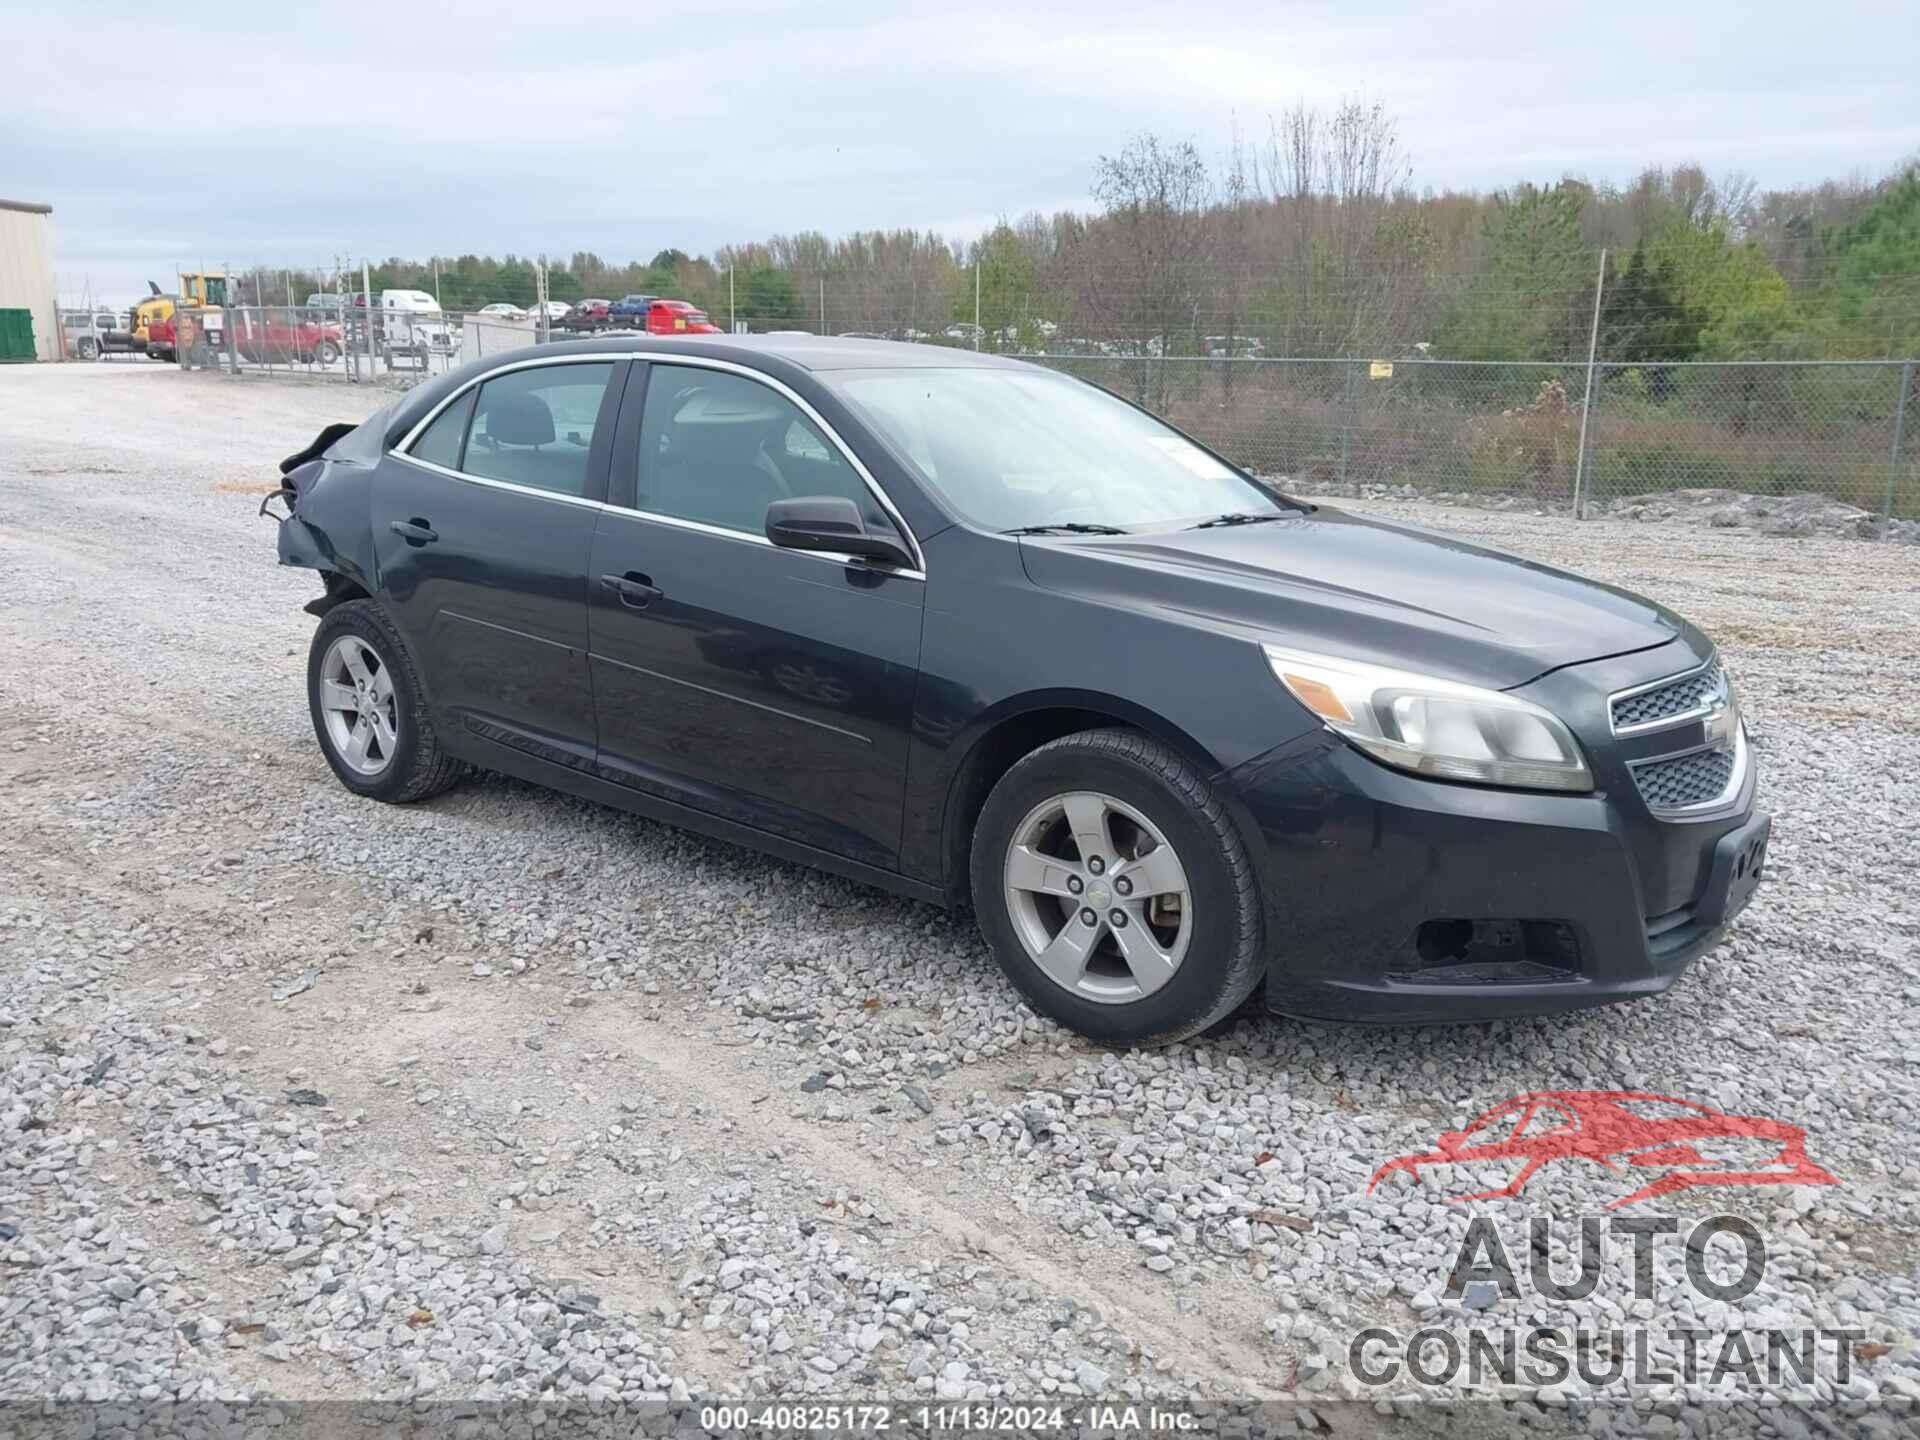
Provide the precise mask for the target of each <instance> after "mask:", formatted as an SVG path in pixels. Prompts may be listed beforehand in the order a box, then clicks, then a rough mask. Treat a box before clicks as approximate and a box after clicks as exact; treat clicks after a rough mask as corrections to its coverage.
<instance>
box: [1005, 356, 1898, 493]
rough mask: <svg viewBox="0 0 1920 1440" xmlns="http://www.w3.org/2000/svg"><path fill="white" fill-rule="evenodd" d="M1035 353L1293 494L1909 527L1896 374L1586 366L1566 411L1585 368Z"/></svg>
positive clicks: (1775, 367)
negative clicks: (1822, 515)
mask: <svg viewBox="0 0 1920 1440" xmlns="http://www.w3.org/2000/svg"><path fill="white" fill-rule="evenodd" d="M1037 358H1039V363H1042V364H1046V365H1049V366H1052V367H1053V368H1055V369H1059V370H1063V371H1066V372H1068V373H1071V374H1074V375H1078V376H1080V377H1082V378H1083V379H1087V380H1091V381H1093V382H1095V383H1096V384H1099V385H1102V386H1104V387H1106V388H1107V389H1109V390H1112V391H1114V392H1115V393H1117V394H1120V395H1123V396H1125V397H1126V398H1127V399H1129V400H1133V401H1135V402H1136V403H1138V404H1140V405H1143V406H1145V407H1146V408H1147V409H1149V410H1152V411H1153V412H1154V413H1156V414H1159V415H1162V416H1164V417H1166V418H1167V419H1168V420H1170V421H1172V422H1173V423H1174V424H1176V425H1178V426H1180V427H1181V428H1182V429H1184V430H1187V431H1189V432H1190V433H1192V434H1193V435H1195V436H1197V437H1198V438H1199V439H1201V440H1203V441H1204V442H1206V443H1207V444H1209V445H1211V446H1213V447H1214V448H1215V449H1216V450H1219V451H1220V452H1221V453H1222V454H1224V455H1226V456H1227V457H1228V458H1229V459H1232V460H1234V461H1235V462H1237V463H1239V464H1241V465H1244V466H1246V467H1247V468H1248V469H1251V470H1253V471H1254V472H1255V473H1257V474H1261V475H1266V476H1273V477H1279V478H1282V479H1284V480H1285V481H1286V482H1287V483H1288V484H1290V485H1292V486H1294V487H1296V488H1299V489H1302V490H1318V491H1321V492H1323V493H1325V492H1331V493H1350V492H1353V491H1358V490H1361V489H1364V488H1367V487H1376V486H1380V487H1395V488H1398V487H1402V486H1413V487H1415V488H1416V489H1418V490H1420V491H1423V492H1429V493H1430V492H1434V491H1449V492H1469V493H1473V494H1479V495H1486V496H1489V497H1491V496H1513V497H1516V498H1520V499H1524V500H1526V501H1529V502H1531V503H1533V504H1536V505H1539V506H1541V507H1543V508H1555V509H1565V510H1568V511H1570V512H1571V511H1574V510H1576V508H1577V509H1578V510H1580V511H1582V512H1585V511H1589V510H1592V509H1595V508H1600V507H1603V506H1605V505H1607V504H1608V503H1609V502H1612V501H1614V500H1617V499H1620V498H1623V497H1630V496H1640V495H1646V494H1650V493H1653V492H1656V491H1670V490H1678V489H1688V488H1702V489H1725V490H1732V491H1740V492H1744V493H1747V494H1759V495H1771V496H1788V495H1799V494H1820V495H1828V496H1831V497H1833V498H1834V499H1836V500H1840V501H1843V502H1845V503H1847V504H1850V505H1854V506H1857V507H1859V508H1860V509H1862V510H1867V511H1873V512H1878V513H1882V514H1893V515H1897V516H1903V517H1920V438H1917V437H1916V434H1915V432H1916V431H1920V394H1916V393H1915V392H1916V387H1917V385H1920V382H1917V381H1916V373H1915V372H1916V366H1915V363H1914V362H1913V361H1910V360H1909V361H1905V362H1901V361H1859V362H1849V361H1833V362H1825V361H1814V362H1805V363H1793V362H1748V363H1739V362H1735V363H1725V364H1715V363H1703V362H1692V363H1684V364H1668V365H1647V364H1636V365H1625V364H1616V363H1600V364H1596V365H1595V366H1594V367H1593V375H1592V380H1593V392H1592V397H1591V401H1590V403H1583V402H1586V400H1587V383H1588V370H1587V366H1586V365H1585V364H1583V363H1565V364H1552V363H1528V362H1504V361H1497V362H1472V361H1454V360H1430V359H1425V358H1416V359H1396V360H1392V361H1384V360H1365V359H1352V360H1348V359H1339V360H1313V359H1300V360H1293V359H1253V358H1239V359H1228V358H1225V357H1220V358H1211V359H1209V358H1170V357H1169V358H1162V357H1157V356H1151V355H1146V356H1135V357H1114V356H1058V355H1052V356H1046V357H1037ZM1583 411H1584V414H1583ZM1583 419H1584V421H1585V424H1584V426H1583V424H1582V421H1583Z"/></svg>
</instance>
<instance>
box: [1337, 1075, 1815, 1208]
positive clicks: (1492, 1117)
mask: <svg viewBox="0 0 1920 1440" xmlns="http://www.w3.org/2000/svg"><path fill="white" fill-rule="evenodd" d="M1756 1147H1757V1150H1758V1153H1757V1154H1754V1155H1753V1156H1752V1159H1751V1161H1750V1160H1749V1159H1748V1158H1747V1157H1746V1155H1744V1154H1743V1155H1741V1156H1740V1158H1738V1159H1734V1158H1731V1157H1733V1156H1734V1155H1735V1154H1736V1153H1737V1152H1743V1151H1744V1152H1751V1151H1754V1150H1755V1149H1756ZM1703 1149H1704V1150H1706V1151H1708V1152H1725V1154H1721V1153H1702V1151H1703ZM1490 1160H1517V1161H1519V1162H1521V1163H1520V1170H1519V1172H1518V1173H1517V1174H1516V1175H1515V1176H1514V1177H1513V1179H1512V1181H1511V1182H1510V1183H1508V1184H1507V1185H1505V1186H1503V1187H1501V1188H1500V1189H1498V1190H1487V1191H1482V1192H1481V1193H1480V1194H1477V1195H1462V1196H1458V1197H1455V1198H1458V1199H1461V1200H1494V1199H1501V1198H1505V1197H1507V1196H1512V1195H1518V1194H1519V1193H1520V1190H1521V1187H1522V1186H1524V1185H1525V1184H1526V1183H1527V1181H1529V1180H1530V1179H1532V1178H1533V1175H1534V1172H1535V1171H1537V1170H1538V1169H1539V1168H1540V1167H1541V1166H1542V1165H1545V1164H1546V1163H1547V1162H1548V1161H1550V1160H1590V1161H1592V1162H1593V1163H1595V1164H1597V1165H1604V1166H1605V1167H1606V1168H1607V1169H1609V1170H1612V1171H1614V1172H1615V1173H1616V1174H1618V1173H1621V1172H1622V1167H1623V1166H1624V1167H1627V1170H1626V1173H1628V1174H1631V1172H1632V1171H1633V1170H1636V1169H1638V1170H1663V1171H1665V1172H1666V1173H1665V1174H1663V1175H1660V1176H1659V1177H1658V1178H1656V1179H1654V1180H1652V1181H1650V1182H1649V1183H1647V1184H1646V1185H1643V1186H1641V1187H1640V1188H1639V1189H1638V1190H1635V1191H1634V1192H1633V1193H1632V1194H1631V1195H1628V1196H1626V1197H1624V1198H1623V1199H1619V1200H1614V1201H1610V1202H1609V1203H1608V1206H1607V1208H1608V1209H1610V1210H1611V1209H1614V1208H1616V1207H1618V1206H1621V1205H1631V1204H1633V1203H1634V1202H1635V1201H1636V1200H1650V1199H1652V1198H1653V1197H1654V1196H1656V1195H1670V1194H1672V1193H1673V1192H1674V1191H1676V1190H1685V1189H1687V1188H1689V1187H1690V1186H1694V1185H1838V1184H1839V1183H1840V1182H1839V1181H1838V1180H1836V1179H1835V1178H1834V1177H1833V1175H1832V1174H1831V1173H1829V1172H1828V1171H1827V1170H1826V1169H1824V1168H1823V1167H1821V1166H1819V1165H1816V1164H1815V1163H1814V1162H1813V1161H1811V1160H1809V1159H1808V1158H1807V1132H1806V1131H1805V1130H1803V1129H1801V1128H1800V1127H1799V1126H1798V1125H1788V1124H1785V1123H1784V1122H1782V1121H1779V1120H1767V1119H1763V1118H1762V1117H1760V1116H1757V1115H1726V1114H1722V1113H1721V1112H1720V1111H1718V1110H1714V1109H1711V1108H1710V1107H1708V1106H1705V1105H1702V1104H1700V1103H1698V1102H1697V1101H1693V1100H1682V1099H1680V1098H1679V1097H1678V1096H1674V1095H1653V1094H1648V1093H1645V1092H1643V1091H1639V1090H1546V1091H1542V1092H1540V1093H1539V1094H1535V1095H1520V1096H1516V1097H1515V1098H1514V1099H1512V1100H1508V1101H1506V1102H1505V1103H1504V1104H1501V1105H1496V1106H1495V1107H1494V1108H1493V1109H1491V1110H1489V1111H1488V1112H1487V1113H1486V1114H1484V1115H1482V1116H1481V1117H1480V1118H1479V1119H1478V1120H1475V1121H1474V1122H1473V1123H1472V1124H1471V1125H1469V1126H1467V1128H1466V1129H1464V1130H1449V1131H1447V1132H1446V1133H1445V1134H1443V1135H1442V1136H1441V1137H1440V1139H1439V1144H1438V1148H1437V1149H1434V1150H1430V1151H1428V1152H1427V1153H1425V1154H1419V1155H1402V1156H1400V1157H1399V1158H1398V1159H1395V1160H1389V1161H1388V1162H1387V1163H1386V1164H1385V1165H1382V1166H1381V1167H1380V1168H1379V1169H1378V1170H1376V1171H1374V1173H1373V1179H1371V1180H1370V1181H1368V1182H1367V1189H1368V1190H1369V1191H1371V1190H1372V1189H1373V1187H1374V1186H1375V1185H1378V1184H1379V1183H1380V1182H1381V1181H1382V1180H1383V1179H1385V1178H1386V1177H1387V1176H1388V1175H1390V1174H1391V1173H1393V1172H1394V1171H1395V1170H1404V1171H1406V1172H1407V1173H1408V1174H1409V1175H1411V1176H1412V1177H1413V1178H1414V1179H1416V1180H1417V1179H1419V1178H1420V1167H1421V1166H1422V1165H1465V1164H1477V1163H1480V1162H1484V1161H1490ZM1756 1162H1757V1163H1756Z"/></svg>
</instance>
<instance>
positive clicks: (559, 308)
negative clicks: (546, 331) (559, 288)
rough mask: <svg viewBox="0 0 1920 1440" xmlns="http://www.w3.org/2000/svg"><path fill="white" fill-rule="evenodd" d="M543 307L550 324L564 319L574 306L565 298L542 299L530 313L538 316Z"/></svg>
mask: <svg viewBox="0 0 1920 1440" xmlns="http://www.w3.org/2000/svg"><path fill="white" fill-rule="evenodd" d="M542 309H545V311H546V314H547V323H548V324H552V323H553V322H555V321H556V320H561V319H564V318H565V317H566V316H567V315H569V314H571V313H572V311H573V307H572V306H571V305H569V304H567V302H566V301H564V300H542V301H541V302H539V304H536V305H535V306H534V307H533V309H532V310H531V311H529V312H528V313H529V314H531V315H534V316H536V317H537V316H538V315H539V314H540V312H541V310H542Z"/></svg>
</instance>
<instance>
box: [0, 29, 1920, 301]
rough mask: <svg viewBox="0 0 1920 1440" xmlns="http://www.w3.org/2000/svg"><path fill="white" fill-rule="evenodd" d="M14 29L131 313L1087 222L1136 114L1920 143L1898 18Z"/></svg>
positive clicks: (1424, 157) (1574, 141) (21, 110)
mask: <svg viewBox="0 0 1920 1440" xmlns="http://www.w3.org/2000/svg"><path fill="white" fill-rule="evenodd" d="M168 8H177V9H178V10H179V11H181V12H182V13H180V14H178V15H174V16H169V15H165V14H162V13H161V12H162V11H163V10H166V9H168ZM11 9H12V13H11V14H10V15H9V17H8V20H7V28H8V30H9V32H10V34H9V39H10V41H11V43H10V45H9V47H8V48H9V53H10V56H11V60H10V63H9V66H8V74H7V79H6V81H5V83H4V84H0V195H5V196H7V197H8V198H15V199H24V200H40V201H46V202H49V203H51V204H52V205H53V207H54V255H55V260H54V263H55V267H56V269H57V271H58V272H59V281H60V286H61V289H62V292H63V296H65V295H66V294H67V293H68V292H72V293H74V294H76V295H77V292H78V290H79V287H80V286H81V284H82V283H83V282H84V281H86V280H88V279H90V280H91V283H92V287H93V291H94V293H95V294H96V296H103V297H104V298H105V299H107V300H108V301H109V302H112V303H116V304H124V303H126V302H127V301H128V300H130V299H131V298H132V297H133V296H134V295H135V294H136V293H144V290H145V285H144V284H143V283H142V282H144V281H145V280H147V279H148V278H152V279H154V280H157V281H159V282H160V283H161V286H162V288H169V289H170V288H172V278H171V277H172V274H173V272H174V271H176V270H177V269H178V267H179V265H181V264H186V265H189V266H197V265H199V264H201V263H205V264H207V265H209V266H217V265H222V264H232V265H234V266H244V265H248V264H253V263H271V264H274V265H307V266H314V265H316V264H319V263H322V262H327V261H330V260H331V257H332V256H334V255H336V254H342V255H353V256H356V257H357V256H361V255H368V256H372V257H374V258H379V257H382V256H386V255H391V254H401V255H419V256H425V255H428V254H431V253H435V252H438V253H441V254H459V253H463V252H467V251H472V252H477V253H482V254H485V253H493V254H502V253H505V252H507V251H515V252H518V253H520V254H534V253H538V252H540V251H543V250H544V251H547V252H549V253H552V254H555V255H560V256H564V255H566V254H569V253H571V252H572V251H573V250H576V249H591V250H595V251H598V252H599V253H600V254H601V255H603V256H605V257H607V258H608V259H615V260H626V259H630V258H638V259H643V260H644V259H646V258H648V257H650V256H652V255H653V254H654V253H655V252H656V251H658V250H660V249H661V248H663V247H665V246H669V245H674V246H678V247H680V248H682V249H684V250H687V251H689V252H692V253H696V254H697V253H700V252H703V251H707V250H710V249H712V248H713V247H714V246H716V245H719V244H723V243H726V242H728V241H735V240H748V239H756V238H761V237H764V236H765V235H768V234H770V233H773V232H776V231H795V230H805V229H817V230H823V231H826V232H828V233H829V234H839V233H843V232H845V231H849V230H854V229H863V228H870V227H879V226H885V227H894V226H915V227H921V228H928V227H931V228H933V229H936V230H940V231H943V232H950V233H952V234H955V235H961V234H967V233H971V232H973V231H975V230H977V229H978V228H980V227H981V226H982V225H984V224H986V223H989V222H991V220H992V219H993V218H994V217H995V216H998V215H1009V216H1011V215H1017V214H1020V213H1021V212H1024V211H1027V210H1033V209H1039V210H1050V209H1055V208H1058V207H1061V206H1075V205H1082V204H1085V203H1086V196H1087V190H1088V187H1089V179H1090V173H1091V168H1092V163H1093V161H1094V159H1095V157H1096V156H1097V155H1099V154H1100V153H1101V152H1102V151H1103V150H1104V151H1110V150H1113V149H1116V148H1117V147H1118V146H1119V144H1120V143H1121V142H1123V141H1124V139H1125V138H1126V137H1127V135H1128V134H1130V133H1131V132H1133V131H1137V130H1152V131H1156V132H1159V133H1161V134H1163V135H1168V136H1173V137H1178V138H1190V139H1193V140H1195V141H1196V142H1197V143H1199V144H1200V145H1201V146H1202V148H1203V149H1205V150H1206V151H1207V152H1208V153H1209V154H1210V155H1211V154H1217V153H1218V152H1220V151H1221V150H1223V149H1224V148H1225V146H1226V144H1227V141H1228V138H1229V136H1230V133H1231V130H1232V127H1233V125H1234V124H1235V122H1236V120H1237V122H1238V124H1239V126H1240V128H1241V130H1242V132H1243V133H1246V134H1248V135H1250V136H1253V137H1256V138H1257V137H1259V136H1261V135H1264V133H1265V132H1266V128H1267V117H1268V115H1269V114H1270V113H1271V112H1274V111H1276V110H1278V109H1280V108H1282V107H1284V106H1286V105H1289V104H1291V103H1292V102H1293V101H1294V100H1296V99H1298V98H1300V97H1305V98H1306V99H1308V100H1309V101H1315V102H1322V103H1330V102H1334V101H1337V100H1338V99H1340V98H1341V97H1343V96H1346V95H1353V94H1361V95H1365V96H1367V97H1370V98H1378V99H1380V100H1383V101H1385V102H1386V103H1387V105H1388V106H1389V107H1390V108H1391V109H1392V110H1393V111H1394V112H1395V113H1396V114H1397V115H1398V116H1399V118H1400V121H1401V126H1402V135H1403V138H1404V140H1405V142H1406V145H1407V148H1408V150H1409V152H1410V154H1411V157H1412V160H1413V166H1414V174H1413V179H1414V183H1415V184H1416V185H1419V186H1429V185H1430V186H1434V187H1436V188H1438V187H1447V186H1453V187H1475V188H1494V187H1497V186H1501V185H1505V184H1509V183H1512V182H1514V181H1516V180H1522V179H1531V180H1537V181H1552V180H1555V179H1558V178H1559V177H1560V176H1562V175H1564V174H1567V173H1574V174H1579V175H1583V176H1585V177H1587V178H1589V179H1592V180H1596V181H1599V180H1607V179H1616V180H1623V179H1626V178H1628V177H1630V176H1631V175H1632V174H1633V173H1634V172H1635V171H1636V170H1638V169H1639V168H1640V167H1641V166H1643V165H1645V164H1648V163H1667V164H1672V163H1677V162H1681V161H1687V160H1695V161H1698V162H1700V163H1701V164H1703V165H1704V166H1706V167H1707V169H1708V170H1709V172H1711V173H1715V174H1718V173H1720V172H1722V171H1724V170H1729V169H1740V170H1744V171H1746V172H1748V173H1750V174H1752V175H1753V176H1755V177H1756V178H1757V179H1758V180H1759V181H1760V182H1761V183H1762V184H1763V185H1782V184H1791V183H1796V182H1803V181H1808V180H1816V179H1820V178H1823V177H1827V176H1839V175H1845V174H1847V173H1849V172H1853V171H1864V172H1867V173H1869V174H1875V175H1877V174H1879V173H1882V172H1884V171H1885V170H1886V169H1888V168H1889V167H1890V166H1892V165H1893V164H1894V163H1895V162H1897V161H1898V160H1900V159H1901V158H1902V157H1903V156H1908V155H1911V154H1913V153H1915V152H1916V151H1920V64H1916V63H1915V56H1916V54H1920V9H1917V8H1916V6H1915V4H1914V3H1913V0H1888V3H1854V0H1828V3H1823V4H1817V5H1810V4H1807V3H1805V0H1794V3H1791V4H1788V3H1782V0H1738V3H1722V0H1684V3H1680V4H1675V3H1673V0H1664V3H1651V4H1643V3H1639V0H1630V3H1620V0H1616V3H1613V4H1609V5H1606V6H1601V7H1589V8H1588V9H1585V10H1580V9H1572V10H1569V9H1566V8H1564V7H1560V8H1555V7H1544V8H1543V7H1541V6H1540V5H1538V4H1531V5H1521V4H1504V5H1477V4H1472V3H1470V0H1454V3H1452V4H1444V5H1443V4H1435V3H1432V0H1375V3H1370V4H1369V3H1364V0H1337V3H1330V4H1319V3H1305V4H1298V3H1285V0H1278V3H1269V4H1266V5H1255V4H1248V3H1246V0H1233V3H1213V0H1182V3H1167V0H1161V3H1155V4H1133V3H1128V0H1087V3H1082V0H1069V3H1040V4H1036V3H1031V0H1028V3H1022V4H1004V5H1003V4H998V3H995V4H991V5H988V4H968V3H964V0H963V3H957V4H956V3H954V0H944V3H940V4H919V5H915V4H886V3H876V0H837V3H833V4H829V5H811V4H774V3H733V0H712V3H709V4H686V3H674V4H666V5H662V4H658V3H649V0H626V3H621V4H601V3H599V0H566V3H562V4H527V3H524V0H516V3H512V4H507V3H500V0H463V3H461V4H458V5H435V6H432V7H424V6H422V7H419V8H418V10H417V12H416V11H415V10H414V7H410V6H406V5H396V4H393V3H390V0H389V3H380V4H376V3H360V0H332V3H329V4H328V5H326V6H325V7H307V6H299V7H293V6H289V7H285V10H286V13H284V14H281V13H276V7H274V6H272V5H263V4H259V3H257V0H256V3H253V4H248V5H244V6H241V5H234V4H227V3H222V0H213V3H207V4H203V5H198V6H195V7H191V8H190V9H189V7H184V6H182V7H165V6H155V5H153V4H152V3H151V0H140V3H110V4H96V3H88V0H63V3H59V4H43V5H40V6H37V7H34V9H33V10H31V11H29V10H28V9H26V8H25V7H24V6H15V7H11Z"/></svg>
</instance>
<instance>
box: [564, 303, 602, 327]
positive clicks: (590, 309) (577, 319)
mask: <svg viewBox="0 0 1920 1440" xmlns="http://www.w3.org/2000/svg"><path fill="white" fill-rule="evenodd" d="M612 306H613V302H612V301H610V300H576V301H575V302H574V303H573V308H571V309H570V310H568V311H567V313H566V314H564V315H562V316H561V317H560V320H559V325H560V328H561V329H563V330H598V329H600V328H601V327H602V326H604V325H605V324H606V323H607V318H608V316H609V314H610V312H611V310H612Z"/></svg>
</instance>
